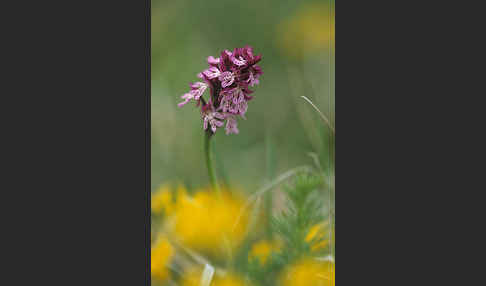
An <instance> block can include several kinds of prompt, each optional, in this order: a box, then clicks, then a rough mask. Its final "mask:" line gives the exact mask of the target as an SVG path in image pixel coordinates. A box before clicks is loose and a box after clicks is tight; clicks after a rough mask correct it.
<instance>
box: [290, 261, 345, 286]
mask: <svg viewBox="0 0 486 286" xmlns="http://www.w3.org/2000/svg"><path fill="white" fill-rule="evenodd" d="M335 281H336V271H335V266H334V263H333V262H330V261H318V260H315V259H312V258H305V259H303V260H301V261H299V262H297V263H296V264H294V265H291V266H289V267H288V268H287V269H286V270H285V271H284V273H283V275H282V277H281V282H282V283H281V285H283V286H334V285H336V284H335Z"/></svg>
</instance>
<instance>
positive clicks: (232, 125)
mask: <svg viewBox="0 0 486 286" xmlns="http://www.w3.org/2000/svg"><path fill="white" fill-rule="evenodd" d="M225 131H226V135H229V134H231V133H233V134H238V133H239V132H240V131H239V130H238V127H237V121H236V119H235V118H234V116H230V117H228V119H227V120H226V127H225Z"/></svg>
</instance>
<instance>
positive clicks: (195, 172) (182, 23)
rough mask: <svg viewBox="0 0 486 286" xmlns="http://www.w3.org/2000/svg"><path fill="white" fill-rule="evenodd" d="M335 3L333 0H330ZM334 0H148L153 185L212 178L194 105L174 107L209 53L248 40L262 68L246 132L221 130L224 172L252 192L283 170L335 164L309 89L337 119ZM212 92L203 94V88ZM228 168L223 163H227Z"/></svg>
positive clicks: (203, 182) (242, 123) (243, 123)
mask: <svg viewBox="0 0 486 286" xmlns="http://www.w3.org/2000/svg"><path fill="white" fill-rule="evenodd" d="M332 5H334V4H332ZM333 10H334V7H333V6H331V3H330V2H329V1H275V0H269V1H262V0H260V1H254V0H249V1H248V0H247V1H234V0H220V1H184V0H177V1H163V0H162V1H160V0H153V1H152V26H151V29H152V65H151V67H152V74H151V75H152V110H151V112H152V142H151V143H152V150H151V151H152V190H154V189H156V188H157V187H158V186H160V185H161V184H163V183H173V184H177V183H183V184H185V185H186V186H187V187H188V188H189V190H191V189H194V188H196V187H202V186H207V185H208V184H209V180H208V176H207V170H206V167H205V162H204V154H203V129H202V121H201V119H200V112H199V109H198V108H196V107H195V104H194V103H190V104H187V105H185V106H184V107H183V108H178V107H177V103H179V102H180V101H181V99H180V96H181V95H183V94H184V93H185V92H187V91H188V90H189V86H188V83H189V82H193V81H198V80H199V79H198V78H197V76H196V75H197V73H199V72H200V71H202V70H203V69H205V68H207V62H206V58H207V57H208V56H210V55H212V56H215V57H218V56H219V54H220V52H221V51H223V50H224V49H228V50H233V49H234V48H236V47H243V46H245V45H247V44H248V45H251V46H253V48H254V52H255V54H262V56H263V58H262V61H261V62H260V63H259V65H260V66H261V67H262V69H263V72H264V74H263V75H262V77H261V78H260V84H259V85H258V86H256V87H253V88H251V89H253V90H254V91H255V93H254V94H253V95H254V96H255V97H254V99H253V100H251V101H250V102H249V107H248V112H247V114H246V117H247V120H239V123H238V128H239V130H240V134H238V135H234V134H233V135H226V134H225V133H224V130H220V131H219V132H217V134H216V136H215V138H214V141H215V143H214V147H215V149H216V150H215V152H216V157H217V160H218V164H219V165H218V166H219V170H218V172H219V176H220V177H224V178H226V180H227V181H229V182H230V183H231V184H234V185H236V186H239V187H240V188H242V189H243V190H246V191H247V192H253V191H254V190H256V188H258V187H259V186H261V185H262V184H263V183H264V182H265V181H266V180H269V179H271V178H272V177H274V176H276V175H278V174H280V173H282V172H285V171H286V170H288V169H290V168H293V167H296V166H299V165H303V164H307V165H311V164H312V159H311V158H310V157H309V156H308V155H307V154H308V153H309V152H315V153H317V154H318V156H319V158H320V161H321V164H322V166H323V168H325V169H326V168H329V167H330V166H332V165H333V158H332V157H333V156H329V154H330V153H331V152H330V150H333V148H334V147H333V141H332V137H330V134H329V133H330V132H329V129H328V128H327V127H326V126H325V125H324V124H323V123H322V121H320V118H319V116H318V114H317V113H316V112H315V110H313V109H312V107H311V106H310V105H309V104H308V103H307V102H305V101H304V100H303V99H302V98H301V97H300V96H307V97H308V98H309V99H311V100H312V101H313V102H314V103H315V104H316V105H317V106H318V107H319V109H320V110H321V111H322V112H323V113H324V114H325V116H326V117H327V118H329V120H330V121H331V123H332V125H334V32H333V31H334V15H333V13H332V11H333ZM206 96H207V95H206ZM222 166H224V167H222Z"/></svg>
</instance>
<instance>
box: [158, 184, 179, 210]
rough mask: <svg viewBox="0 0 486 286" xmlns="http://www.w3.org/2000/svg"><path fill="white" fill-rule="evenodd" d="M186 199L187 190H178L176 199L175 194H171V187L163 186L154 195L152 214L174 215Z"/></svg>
mask: <svg viewBox="0 0 486 286" xmlns="http://www.w3.org/2000/svg"><path fill="white" fill-rule="evenodd" d="M185 197H186V189H185V188H184V187H183V186H179V187H178V188H177V191H176V195H175V198H174V194H173V193H172V192H171V190H170V188H169V185H167V184H165V185H162V186H161V187H160V188H159V189H158V190H157V191H156V192H155V193H154V194H153V195H152V213H154V214H162V213H164V214H166V215H171V214H173V213H174V210H175V209H176V205H177V203H179V202H180V201H181V200H182V199H183V198H185Z"/></svg>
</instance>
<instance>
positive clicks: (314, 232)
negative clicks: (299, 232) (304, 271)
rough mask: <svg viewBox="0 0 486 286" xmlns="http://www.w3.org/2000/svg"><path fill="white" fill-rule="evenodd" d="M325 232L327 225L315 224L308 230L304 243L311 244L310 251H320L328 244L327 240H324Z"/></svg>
mask: <svg viewBox="0 0 486 286" xmlns="http://www.w3.org/2000/svg"><path fill="white" fill-rule="evenodd" d="M327 231H328V227H327V223H320V224H316V225H314V226H313V227H312V228H311V229H310V230H309V233H307V236H306V237H305V241H306V242H308V243H311V250H312V251H319V250H322V249H324V248H325V247H326V246H327V245H328V244H329V239H326V234H327V233H326V232H327Z"/></svg>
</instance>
